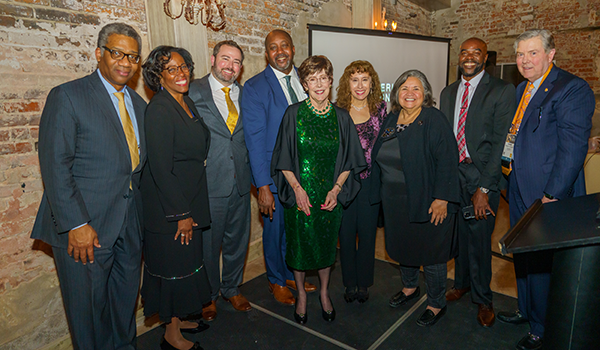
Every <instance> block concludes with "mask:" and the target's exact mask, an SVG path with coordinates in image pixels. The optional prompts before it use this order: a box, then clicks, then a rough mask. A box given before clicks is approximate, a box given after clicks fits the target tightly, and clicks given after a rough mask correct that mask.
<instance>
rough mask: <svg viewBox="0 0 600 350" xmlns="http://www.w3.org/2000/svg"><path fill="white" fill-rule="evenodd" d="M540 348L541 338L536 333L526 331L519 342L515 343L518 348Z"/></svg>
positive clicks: (529, 349)
mask: <svg viewBox="0 0 600 350" xmlns="http://www.w3.org/2000/svg"><path fill="white" fill-rule="evenodd" d="M541 348H542V339H541V338H540V337H538V336H537V335H533V334H531V333H527V335H526V336H524V337H523V338H522V339H521V340H519V342H518V343H517V349H518V350H536V349H541Z"/></svg>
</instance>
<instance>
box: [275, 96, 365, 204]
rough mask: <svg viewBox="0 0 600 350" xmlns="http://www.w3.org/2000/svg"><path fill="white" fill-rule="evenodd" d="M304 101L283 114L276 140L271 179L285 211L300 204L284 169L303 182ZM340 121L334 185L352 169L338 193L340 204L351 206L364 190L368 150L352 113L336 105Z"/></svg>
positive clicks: (290, 107)
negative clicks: (300, 128) (300, 121)
mask: <svg viewBox="0 0 600 350" xmlns="http://www.w3.org/2000/svg"><path fill="white" fill-rule="evenodd" d="M302 103H305V102H304V101H302V102H298V103H296V104H293V105H291V106H289V107H288V109H287V110H286V111H285V114H284V115H283V119H282V121H281V125H280V127H279V134H278V135H277V140H276V141H275V148H274V149H273V157H272V161H271V177H273V182H274V183H275V186H277V193H278V195H279V200H280V201H281V203H282V204H283V206H284V207H285V208H291V207H293V206H294V205H296V196H295V194H294V189H293V188H292V187H291V186H290V185H289V184H288V182H287V180H286V179H285V176H284V175H283V172H282V171H281V170H289V171H292V172H293V173H294V175H295V176H296V179H298V181H300V172H299V169H300V166H299V160H298V147H297V133H296V125H297V121H296V116H297V115H298V108H299V107H300V105H301V104H302ZM333 108H334V109H335V113H336V115H337V120H338V130H339V140H340V146H339V148H338V153H337V156H336V158H335V170H334V175H333V182H334V183H335V181H337V178H338V177H339V176H340V174H341V173H343V172H344V171H347V170H350V174H349V176H348V179H347V180H346V182H345V183H344V185H343V186H342V191H341V192H340V193H339V194H338V197H337V200H338V202H339V203H340V204H341V205H342V206H344V207H347V206H348V205H349V204H350V202H351V201H352V200H353V199H354V197H356V194H357V193H358V191H360V180H359V177H358V174H359V173H360V172H361V171H363V170H364V169H365V168H366V167H367V161H366V160H365V156H364V151H363V149H362V147H361V145H360V139H359V138H358V133H357V132H356V127H355V126H354V123H353V122H352V118H350V114H348V112H347V111H346V110H344V109H342V108H339V107H337V106H335V105H333Z"/></svg>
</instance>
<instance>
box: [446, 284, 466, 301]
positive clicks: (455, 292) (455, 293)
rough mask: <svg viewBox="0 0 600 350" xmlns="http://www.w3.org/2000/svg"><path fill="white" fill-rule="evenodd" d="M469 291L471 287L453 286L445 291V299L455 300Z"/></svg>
mask: <svg viewBox="0 0 600 350" xmlns="http://www.w3.org/2000/svg"><path fill="white" fill-rule="evenodd" d="M470 291H471V287H467V288H463V289H456V288H454V287H452V288H450V290H449V291H447V292H446V301H456V300H458V299H460V298H462V296H463V295H465V294H467V293H468V292H470Z"/></svg>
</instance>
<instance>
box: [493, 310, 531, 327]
mask: <svg viewBox="0 0 600 350" xmlns="http://www.w3.org/2000/svg"><path fill="white" fill-rule="evenodd" d="M496 318H497V319H499V320H500V321H502V322H504V323H510V324H521V323H526V322H528V321H527V319H526V318H525V316H523V314H522V313H521V311H519V310H517V311H515V312H506V311H500V312H498V315H496Z"/></svg>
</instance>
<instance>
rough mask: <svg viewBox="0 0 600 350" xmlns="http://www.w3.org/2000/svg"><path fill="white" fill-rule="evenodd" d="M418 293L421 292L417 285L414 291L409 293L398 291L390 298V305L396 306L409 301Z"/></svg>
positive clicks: (417, 295)
mask: <svg viewBox="0 0 600 350" xmlns="http://www.w3.org/2000/svg"><path fill="white" fill-rule="evenodd" d="M420 294H421V288H420V287H417V289H415V291H414V292H413V293H412V294H411V295H406V294H404V293H403V292H402V291H399V292H398V293H396V294H394V296H393V297H391V298H390V306H391V307H398V306H401V305H404V304H406V303H407V302H409V301H410V300H413V299H415V298H418V297H419V295H420Z"/></svg>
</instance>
